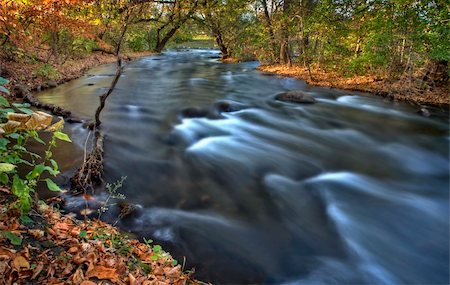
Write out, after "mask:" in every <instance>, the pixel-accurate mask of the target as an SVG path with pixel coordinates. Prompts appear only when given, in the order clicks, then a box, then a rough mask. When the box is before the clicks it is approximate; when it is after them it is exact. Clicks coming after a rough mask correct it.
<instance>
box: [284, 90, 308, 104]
mask: <svg viewBox="0 0 450 285" xmlns="http://www.w3.org/2000/svg"><path fill="white" fill-rule="evenodd" d="M275 99H276V100H279V101H284V102H292V103H299V104H313V103H316V99H314V97H312V96H310V95H308V94H306V93H304V92H303V91H300V90H291V91H288V92H283V93H280V94H277V95H276V96H275Z"/></svg>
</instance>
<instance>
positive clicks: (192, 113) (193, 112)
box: [181, 107, 209, 118]
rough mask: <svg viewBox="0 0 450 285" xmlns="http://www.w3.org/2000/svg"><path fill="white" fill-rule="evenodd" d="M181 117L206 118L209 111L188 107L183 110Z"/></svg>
mask: <svg viewBox="0 0 450 285" xmlns="http://www.w3.org/2000/svg"><path fill="white" fill-rule="evenodd" d="M181 115H182V116H183V117H184V118H204V117H207V116H208V115H209V110H208V109H200V108H195V107H188V108H185V109H183V110H181Z"/></svg>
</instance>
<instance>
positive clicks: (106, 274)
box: [86, 265, 119, 282]
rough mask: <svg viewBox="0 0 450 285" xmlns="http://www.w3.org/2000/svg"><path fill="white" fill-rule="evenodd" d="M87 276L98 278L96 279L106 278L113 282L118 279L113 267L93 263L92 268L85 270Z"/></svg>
mask: <svg viewBox="0 0 450 285" xmlns="http://www.w3.org/2000/svg"><path fill="white" fill-rule="evenodd" d="M86 277H87V278H92V277H95V278H98V279H107V280H111V281H113V282H115V281H117V280H119V275H118V274H117V273H116V269H115V268H108V267H105V266H101V265H94V266H93V267H92V268H89V269H88V271H87V272H86Z"/></svg>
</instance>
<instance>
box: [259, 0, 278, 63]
mask: <svg viewBox="0 0 450 285" xmlns="http://www.w3.org/2000/svg"><path fill="white" fill-rule="evenodd" d="M261 2H262V5H263V9H264V18H265V19H266V24H267V29H268V32H269V39H270V46H271V47H272V51H271V53H272V54H271V56H272V58H273V59H275V58H276V56H275V55H276V52H277V45H276V41H275V33H274V31H273V27H272V19H271V18H270V13H269V8H268V6H267V0H262V1H261Z"/></svg>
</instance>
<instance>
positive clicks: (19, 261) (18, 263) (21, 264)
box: [13, 255, 30, 271]
mask: <svg viewBox="0 0 450 285" xmlns="http://www.w3.org/2000/svg"><path fill="white" fill-rule="evenodd" d="M13 266H14V268H15V269H16V270H17V271H20V270H21V269H22V268H25V269H30V263H29V262H28V260H26V259H25V257H23V256H22V255H19V256H17V257H16V258H14V260H13Z"/></svg>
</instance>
